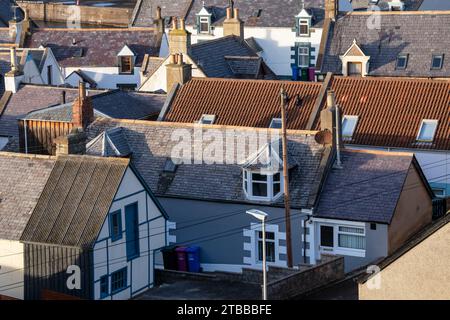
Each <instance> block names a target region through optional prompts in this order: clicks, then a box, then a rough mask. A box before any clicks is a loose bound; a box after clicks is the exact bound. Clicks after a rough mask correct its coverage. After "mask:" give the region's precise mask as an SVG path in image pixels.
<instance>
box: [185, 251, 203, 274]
mask: <svg viewBox="0 0 450 320" xmlns="http://www.w3.org/2000/svg"><path fill="white" fill-rule="evenodd" d="M185 252H186V255H187V260H188V263H187V264H188V270H189V272H200V247H197V246H191V247H188V248H186V250H185Z"/></svg>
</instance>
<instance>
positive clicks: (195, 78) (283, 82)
mask: <svg viewBox="0 0 450 320" xmlns="http://www.w3.org/2000/svg"><path fill="white" fill-rule="evenodd" d="M191 81H205V82H207V81H211V82H213V81H221V82H255V83H279V84H287V83H289V84H297V85H300V84H301V85H308V86H322V83H321V82H312V81H293V80H264V79H235V78H205V77H192V80H191Z"/></svg>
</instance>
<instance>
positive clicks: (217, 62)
mask: <svg viewBox="0 0 450 320" xmlns="http://www.w3.org/2000/svg"><path fill="white" fill-rule="evenodd" d="M190 57H191V58H192V60H193V61H194V62H195V63H196V64H197V65H198V66H199V68H200V69H201V70H202V71H203V72H204V73H205V75H206V76H207V77H211V78H237V77H247V78H248V77H250V78H256V76H258V74H259V73H261V74H263V75H267V76H268V77H270V78H274V77H275V75H274V73H273V72H272V71H271V70H270V69H269V68H268V67H267V66H265V67H264V69H263V65H265V63H264V62H263V61H262V59H261V58H260V57H259V56H258V55H257V54H256V53H255V51H254V50H253V49H252V48H251V47H250V46H249V45H248V44H247V43H246V42H245V41H242V40H241V39H240V38H239V37H237V36H233V35H231V36H226V37H222V38H217V39H214V40H209V41H204V42H201V43H197V44H194V45H192V47H191V53H190ZM239 71H241V72H242V73H239Z"/></svg>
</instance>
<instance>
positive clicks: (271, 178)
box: [243, 170, 283, 201]
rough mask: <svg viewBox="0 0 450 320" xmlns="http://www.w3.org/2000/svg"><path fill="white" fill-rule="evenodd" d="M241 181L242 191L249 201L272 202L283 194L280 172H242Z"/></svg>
mask: <svg viewBox="0 0 450 320" xmlns="http://www.w3.org/2000/svg"><path fill="white" fill-rule="evenodd" d="M243 181H244V191H245V193H246V195H247V197H248V198H249V199H250V200H262V201H272V200H274V199H276V198H278V197H279V196H280V195H281V194H282V193H283V189H282V187H281V184H282V176H281V173H280V172H276V173H273V174H272V173H271V174H265V173H260V172H251V171H247V170H244V179H243Z"/></svg>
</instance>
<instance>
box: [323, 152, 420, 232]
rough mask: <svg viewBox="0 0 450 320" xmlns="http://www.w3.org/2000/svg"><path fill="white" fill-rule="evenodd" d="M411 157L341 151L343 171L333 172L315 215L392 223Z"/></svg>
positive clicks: (325, 184) (334, 170)
mask: <svg viewBox="0 0 450 320" xmlns="http://www.w3.org/2000/svg"><path fill="white" fill-rule="evenodd" d="M412 161H413V154H404V155H392V154H376V153H364V152H355V151H344V152H342V166H343V168H342V169H332V170H331V172H330V173H329V175H328V177H327V179H326V181H325V183H324V187H323V190H322V192H321V195H320V198H319V202H318V205H317V208H316V212H315V215H317V216H318V217H323V218H331V219H343V220H352V221H366V222H378V223H387V224H389V223H390V222H391V219H392V216H393V215H394V212H395V208H396V205H397V202H398V200H399V197H400V194H401V192H402V189H403V186H404V183H405V179H406V176H407V175H408V173H409V171H410V170H413V167H412Z"/></svg>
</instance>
